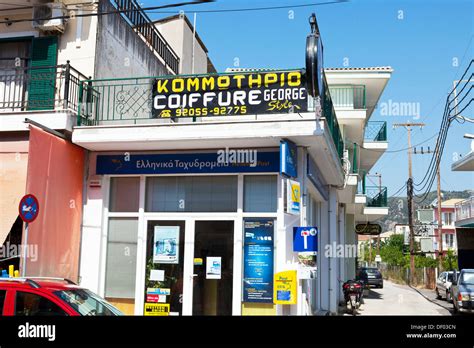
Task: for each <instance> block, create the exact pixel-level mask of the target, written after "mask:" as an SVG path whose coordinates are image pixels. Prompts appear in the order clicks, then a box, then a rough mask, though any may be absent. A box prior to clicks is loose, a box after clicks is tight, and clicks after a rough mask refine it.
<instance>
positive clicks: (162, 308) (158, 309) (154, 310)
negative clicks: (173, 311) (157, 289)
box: [143, 303, 170, 316]
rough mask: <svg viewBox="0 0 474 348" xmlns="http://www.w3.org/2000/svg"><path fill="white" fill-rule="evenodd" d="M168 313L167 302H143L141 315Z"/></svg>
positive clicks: (164, 314) (163, 314) (162, 314)
mask: <svg viewBox="0 0 474 348" xmlns="http://www.w3.org/2000/svg"><path fill="white" fill-rule="evenodd" d="M169 313H170V304H169V303H145V310H144V311H143V315H146V316H167V315H169Z"/></svg>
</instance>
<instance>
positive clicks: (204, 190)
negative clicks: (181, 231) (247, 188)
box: [146, 176, 237, 212]
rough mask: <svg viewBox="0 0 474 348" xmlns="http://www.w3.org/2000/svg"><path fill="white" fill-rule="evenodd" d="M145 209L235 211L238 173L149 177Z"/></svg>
mask: <svg viewBox="0 0 474 348" xmlns="http://www.w3.org/2000/svg"><path fill="white" fill-rule="evenodd" d="M146 211H159V212H235V211H237V177H236V176H173V177H154V178H147V182H146Z"/></svg>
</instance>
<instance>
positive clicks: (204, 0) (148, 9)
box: [0, 0, 350, 24]
mask: <svg viewBox="0 0 474 348" xmlns="http://www.w3.org/2000/svg"><path fill="white" fill-rule="evenodd" d="M349 1H350V0H334V1H326V2H317V3H311V4H297V5H285V6H269V7H253V8H237V9H222V10H196V11H189V12H190V13H220V12H250V11H270V10H280V9H288V8H301V7H311V6H322V5H333V4H340V3H346V2H349ZM209 2H215V0H195V1H189V2H182V3H176V4H169V5H162V6H153V7H141V8H136V9H117V10H115V11H108V12H95V13H82V14H75V15H74V16H71V15H66V16H56V17H48V18H36V19H26V18H25V19H14V20H8V21H0V24H5V23H21V22H32V21H41V20H51V19H70V18H71V17H94V16H105V15H109V14H117V13H132V12H137V11H138V12H141V11H143V12H146V13H162V14H176V11H154V10H159V9H162V8H170V7H179V6H187V5H199V4H204V3H209ZM27 8H28V7H21V8H17V9H27ZM29 8H33V6H31V7H29ZM8 10H12V8H10V9H8ZM83 11H85V12H87V11H95V10H83Z"/></svg>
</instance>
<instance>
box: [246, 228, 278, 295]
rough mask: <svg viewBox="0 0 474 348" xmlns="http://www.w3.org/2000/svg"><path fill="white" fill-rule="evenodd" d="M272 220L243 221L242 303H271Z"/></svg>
mask: <svg viewBox="0 0 474 348" xmlns="http://www.w3.org/2000/svg"><path fill="white" fill-rule="evenodd" d="M273 235H274V220H273V219H245V221H244V285H243V287H244V296H243V301H244V302H260V303H273Z"/></svg>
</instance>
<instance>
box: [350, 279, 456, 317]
mask: <svg viewBox="0 0 474 348" xmlns="http://www.w3.org/2000/svg"><path fill="white" fill-rule="evenodd" d="M432 293H433V294H431V291H429V290H422V291H420V290H416V289H412V288H410V287H409V286H406V285H399V284H394V283H392V282H389V281H386V280H385V281H384V287H383V289H373V288H372V289H370V290H369V293H368V294H367V293H366V294H364V304H363V305H362V307H361V309H360V311H359V314H360V315H451V312H450V310H448V308H449V309H450V308H451V307H452V306H451V305H450V304H448V303H447V302H446V301H439V300H435V295H434V292H432ZM427 297H428V298H427Z"/></svg>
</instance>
